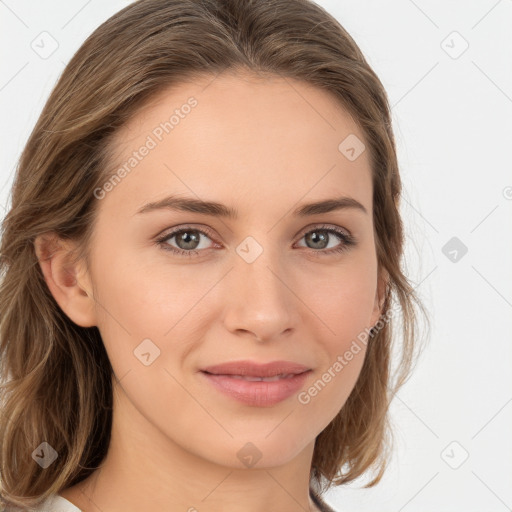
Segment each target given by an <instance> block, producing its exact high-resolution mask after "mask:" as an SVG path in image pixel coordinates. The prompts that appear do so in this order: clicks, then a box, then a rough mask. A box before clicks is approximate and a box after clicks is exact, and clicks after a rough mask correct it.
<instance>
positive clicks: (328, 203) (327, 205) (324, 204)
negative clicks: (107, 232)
mask: <svg viewBox="0 0 512 512" xmlns="http://www.w3.org/2000/svg"><path fill="white" fill-rule="evenodd" d="M348 208H352V209H356V210H359V211H362V212H364V213H365V214H368V212H367V210H366V208H365V207H364V206H363V205H362V204H361V203H360V202H359V201H357V200H356V199H354V198H352V197H346V196H342V197H337V198H334V199H325V200H323V201H316V202H314V203H307V204H303V205H301V206H299V207H298V208H296V209H295V210H294V211H293V215H295V216H298V217H307V216H310V215H318V214H322V213H329V212H333V211H337V210H345V209H348ZM157 210H175V211H183V212H192V213H200V214H202V215H210V216H213V217H224V218H227V219H237V218H238V211H237V210H236V208H231V207H229V206H226V205H224V204H222V203H217V202H215V201H202V200H200V199H194V198H192V197H178V196H169V197H165V198H163V199H160V200H159V201H155V202H152V203H147V204H145V205H144V206H143V207H142V208H140V209H139V210H138V211H137V215H138V214H141V213H148V212H153V211H157Z"/></svg>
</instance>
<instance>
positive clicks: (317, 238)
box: [306, 231, 328, 249]
mask: <svg viewBox="0 0 512 512" xmlns="http://www.w3.org/2000/svg"><path fill="white" fill-rule="evenodd" d="M318 233H321V234H320V235H319V234H318ZM306 238H307V239H309V240H310V241H312V242H313V244H316V243H318V242H320V247H314V248H315V249H324V248H325V247H326V246H327V244H328V240H327V238H328V236H327V233H325V232H324V231H313V232H311V233H310V234H309V235H306Z"/></svg>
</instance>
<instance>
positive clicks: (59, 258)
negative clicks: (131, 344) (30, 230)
mask: <svg viewBox="0 0 512 512" xmlns="http://www.w3.org/2000/svg"><path fill="white" fill-rule="evenodd" d="M73 248H74V246H73V244H72V242H70V241H68V240H66V241H64V240H62V239H59V238H58V237H57V235H55V234H53V233H45V234H43V235H39V236H38V237H36V239H35V241H34V249H35V253H36V256H37V259H38V261H39V266H40V267H41V271H42V273H43V276H44V280H45V282H46V284H47V286H48V288H49V289H50V292H51V294H52V295H53V297H54V299H55V301H56V302H57V304H58V305H59V306H60V308H61V309H62V311H64V313H65V314H66V315H67V316H68V317H69V318H70V319H71V320H72V321H73V322H74V323H75V324H77V325H80V326H82V327H92V326H95V325H96V314H95V308H94V306H95V303H94V298H93V295H92V291H91V280H90V277H89V275H88V273H87V272H86V271H85V270H84V267H83V263H82V262H74V261H73V254H74V253H73Z"/></svg>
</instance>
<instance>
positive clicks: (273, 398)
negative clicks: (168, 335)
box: [200, 370, 311, 407]
mask: <svg viewBox="0 0 512 512" xmlns="http://www.w3.org/2000/svg"><path fill="white" fill-rule="evenodd" d="M310 372H311V370H308V371H306V372H304V373H300V374H298V375H294V376H293V377H288V378H283V379H279V380H276V381H273V382H265V381H249V380H243V379H235V378H232V377H230V376H229V375H212V374H210V373H206V372H200V373H201V374H202V375H204V376H205V377H206V378H207V379H208V381H209V382H210V383H211V384H213V385H214V386H215V387H216V388H217V389H218V390H219V391H221V392H222V393H224V394H226V395H228V396H230V397H232V398H234V399H235V400H238V401H239V402H242V403H244V404H247V405H254V406H257V407H270V406H272V405H275V404H277V403H279V402H282V401H283V400H286V399H287V398H289V397H290V396H292V395H293V394H295V393H297V392H298V391H299V390H300V389H301V388H302V387H303V386H304V382H305V380H306V379H307V377H308V375H309V374H310Z"/></svg>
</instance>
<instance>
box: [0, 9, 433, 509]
mask: <svg viewBox="0 0 512 512" xmlns="http://www.w3.org/2000/svg"><path fill="white" fill-rule="evenodd" d="M225 70H249V71H251V72H253V73H256V74H270V75H279V76H282V77H286V78H293V79H297V80H301V81H303V82H307V83H309V84H313V85H316V86H317V87H319V88H322V89H323V90H325V91H328V92H329V93H330V94H332V95H334V97H335V98H336V99H337V100H338V101H339V103H340V105H342V106H343V107H344V108H345V109H346V110H347V111H348V112H349V113H350V114H351V115H352V116H353V118H354V119H355V121H356V122H357V123H358V125H359V126H360V127H361V129H362V132H363V133H364V135H365V140H366V143H367V148H368V150H369V151H370V155H371V165H372V180H373V189H374V195H373V212H374V217H373V221H374V229H375V237H376V252H377V258H378V266H379V275H381V273H382V272H385V273H386V274H387V275H388V276H389V281H388V285H387V288H386V296H385V301H384V309H383V315H386V314H388V316H386V317H384V320H383V321H382V322H381V323H382V325H381V326H377V327H378V328H377V329H375V330H373V331H372V333H371V335H370V336H369V339H368V340H367V354H366V356H365V360H364V364H363V367H362V370H361V373H360V375H359V378H358V380H357V382H356V385H355V388H354V389H353V391H352V393H351V394H350V396H349V398H348V400H347V402H346V403H345V405H344V406H343V408H342V409H341V410H340V412H339V413H338V415H337V416H336V417H335V418H334V419H333V421H332V422H331V423H330V424H329V425H328V427H327V428H326V429H325V430H324V431H323V432H321V433H320V434H319V435H318V436H317V439H316V444H315V450H314V455H313V461H312V468H311V478H312V482H313V483H320V481H321V480H324V481H327V482H328V485H331V484H333V485H340V484H343V483H345V482H350V481H351V480H354V479H355V478H356V477H358V476H360V475H362V474H363V473H364V472H366V471H367V470H368V469H370V468H372V469H376V470H378V471H377V474H376V476H375V477H374V478H373V480H372V481H371V482H369V483H368V484H367V485H366V487H368V486H372V485H375V484H376V483H377V482H379V480H380V479H381V477H382V475H383V472H384V469H385V467H386V463H387V456H388V454H389V451H390V448H391V444H390V440H391V434H392V431H391V428H390V424H389V418H388V408H389V402H390V400H391V398H392V396H393V394H394V393H395V392H396V391H397V390H398V389H399V387H400V386H401V385H402V384H403V383H404V382H405V381H406V380H407V379H408V378H409V375H410V373H411V369H412V366H413V363H414V361H415V354H416V349H417V348H418V347H419V344H418V336H417V333H418V329H417V323H418V322H417V318H418V314H417V313H418V310H417V307H419V309H421V311H422V312H424V308H423V306H422V304H421V301H420V300H419V298H418V297H417V295H416V294H415V291H414V288H413V287H412V286H411V284H410V283H409V281H408V279H407V278H406V276H405V275H404V273H403V272H402V269H401V267H402V252H403V244H404V234H403V225H402V221H401V218H400V215H399V210H398V207H399V198H400V194H401V181H400V176H399V169H398V162H397V155H396V149H395V142H394V137H393V132H392V127H391V116H390V106H389V103H388V99H387V95H386V92H385V90H384V88H383V86H382V84H381V82H380V81H379V79H378V77H377V76H376V74H375V73H374V72H373V70H372V69H371V68H370V66H369V65H368V63H367V62H366V60H365V58H364V56H363V54H362V52H361V51H360V49H359V48H358V46H357V45H356V43H355V42H354V41H353V39H352V38H351V37H350V35H349V34H348V33H347V32H346V31H345V30H344V28H343V27H342V26H341V25H340V23H339V22H338V21H337V20H336V19H335V18H333V17H332V16H331V15H330V14H328V13H327V12H326V11H325V10H324V9H323V8H321V7H320V6H318V5H317V4H315V3H313V2H312V1H310V0H270V1H260V0H244V1H240V0H139V1H137V2H135V3H133V4H131V5H129V6H128V7H126V8H125V9H123V10H121V11H120V12H118V13H116V14H115V15H114V16H112V17H111V18H110V19H108V20H107V21H106V22H104V23H103V24H102V25H101V26H100V27H99V28H97V29H96V30H95V31H94V32H93V33H92V34H91V35H90V36H89V37H88V39H87V40H86V41H85V42H84V43H83V45H82V46H81V47H80V48H79V50H78V51H77V52H76V54H75V55H74V56H73V58H72V59H71V61H70V62H69V64H68V65H67V66H66V68H65V70H64V72H63V73H62V76H61V77H60V79H59V81H58V83H57V84H56V86H55V88H54V90H53V91H52V93H51V95H50V97H49V99H48V101H47V102H46V105H45V107H44V109H43V111H42V113H41V115H40V117H39V119H38V121H37V124H36V126H35V127H34V129H33V131H32V133H31V135H30V138H29V140H28V142H27V144H26V147H25V148H24V150H23V153H22V154H21V157H20V160H19V162H18V166H17V170H16V175H15V179H14V183H13V187H12V191H11V198H10V199H11V206H10V210H9V211H8V213H7V214H6V216H5V218H4V220H3V223H2V239H1V248H0V251H1V254H0V272H1V275H2V282H1V287H0V315H1V317H0V372H1V373H0V377H1V382H0V384H1V387H0V400H1V402H0V403H1V409H0V496H1V497H2V499H3V501H4V503H6V504H14V505H20V506H33V505H34V504H37V503H39V502H40V501H41V500H42V499H44V498H46V497H47V496H48V495H50V494H52V493H56V492H59V491H60V490H62V489H64V488H67V487H69V486H71V485H74V484H76V483H78V482H80V481H81V480H83V479H85V478H86V477H87V476H88V475H89V474H90V473H91V472H92V471H94V470H95V469H96V468H97V467H98V466H99V465H100V463H101V461H102V459H103V458H104V456H105V455H106V452H107V449H108V445H109V441H110V429H111V423H112V380H111V379H112V375H113V372H112V367H111V365H110V362H109V359H108V357H107V354H106V351H105V349H104V346H103V343H102V339H101V337H100V333H99V331H98V329H97V327H87V328H86V327H80V326H78V325H76V324H75V323H73V322H72V321H71V320H70V319H69V318H68V317H67V316H66V315H65V314H64V313H63V311H62V310H61V309H60V307H59V306H58V305H57V303H56V301H55V300H54V298H53V296H52V294H51V293H50V291H49V289H48V287H47V285H46V283H45V281H44V277H43V274H42V271H41V268H40V266H39V264H38V263H39V262H38V259H37V257H36V253H35V250H34V240H35V238H36V237H37V236H38V235H41V234H43V233H48V232H51V233H55V234H56V235H58V236H59V237H61V238H62V239H72V240H75V241H77V242H79V243H80V251H79V254H77V258H81V257H83V258H84V259H85V261H87V255H88V252H87V250H88V247H89V245H88V242H89V240H90V238H89V237H90V235H91V232H92V229H93V225H94V219H95V214H96V206H97V202H98V200H97V198H96V197H95V195H94V191H95V190H96V189H97V188H98V187H101V186H102V184H104V183H105V182H106V180H107V179H108V175H107V174H108V173H107V170H108V169H109V157H110V156H111V153H110V151H111V148H112V139H113V136H114V135H115V134H116V133H117V131H118V130H119V128H120V127H121V126H123V125H124V124H125V123H126V121H127V120H129V119H131V118H132V117H133V116H135V115H136V114H137V112H138V111H139V110H140V109H141V108H142V107H143V106H144V105H145V104H146V103H147V102H148V101H149V100H150V99H151V98H153V97H154V96H155V95H156V94H158V93H159V92H161V91H164V90H165V89H167V88H169V87H171V86H173V84H180V82H183V81H185V80H190V79H191V78H192V77H194V76H204V75H211V76H212V77H213V76H215V75H217V74H218V73H220V72H223V71H225ZM393 301H394V303H395V304H396V305H397V306H398V309H399V313H400V315H399V316H400V317H401V318H400V319H398V318H396V317H395V318H391V316H390V315H389V312H390V311H391V309H390V308H391V307H392V302H393ZM398 320H400V321H399V322H398ZM396 325H399V326H401V330H400V332H398V331H397V332H396V333H395V334H393V336H392V327H393V328H395V326H396ZM395 330H396V329H395ZM399 334H401V336H400V337H398V335H399ZM392 340H393V343H392ZM392 349H394V350H395V351H396V353H397V365H396V368H392V357H391V356H392ZM43 441H45V442H47V443H48V444H49V445H51V447H53V449H54V450H55V451H56V452H57V454H58V457H57V459H56V460H55V461H54V462H53V464H51V465H50V466H48V467H47V468H45V469H42V468H41V467H40V465H38V464H37V463H36V462H35V459H34V457H33V452H34V450H36V448H37V447H38V446H39V445H40V444H41V443H42V442H43Z"/></svg>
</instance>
